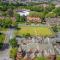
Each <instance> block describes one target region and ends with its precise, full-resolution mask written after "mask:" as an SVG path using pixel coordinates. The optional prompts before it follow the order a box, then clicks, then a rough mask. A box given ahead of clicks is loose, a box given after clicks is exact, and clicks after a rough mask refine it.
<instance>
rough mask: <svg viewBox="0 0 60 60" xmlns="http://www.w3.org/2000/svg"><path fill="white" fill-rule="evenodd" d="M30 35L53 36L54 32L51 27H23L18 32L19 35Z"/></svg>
mask: <svg viewBox="0 0 60 60" xmlns="http://www.w3.org/2000/svg"><path fill="white" fill-rule="evenodd" d="M27 33H29V34H30V35H31V36H45V37H46V36H52V35H54V32H53V31H52V29H50V28H49V27H39V26H22V27H21V29H20V30H18V31H17V33H16V34H17V35H19V36H23V35H26V34H27Z"/></svg>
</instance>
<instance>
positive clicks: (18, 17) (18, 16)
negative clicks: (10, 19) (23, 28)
mask: <svg viewBox="0 0 60 60" xmlns="http://www.w3.org/2000/svg"><path fill="white" fill-rule="evenodd" d="M25 21H26V17H25V16H20V15H19V14H17V15H16V22H25Z"/></svg>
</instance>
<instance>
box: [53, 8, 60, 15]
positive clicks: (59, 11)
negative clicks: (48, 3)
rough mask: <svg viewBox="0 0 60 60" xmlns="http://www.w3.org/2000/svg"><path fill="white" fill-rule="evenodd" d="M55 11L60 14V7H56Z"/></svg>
mask: <svg viewBox="0 0 60 60" xmlns="http://www.w3.org/2000/svg"><path fill="white" fill-rule="evenodd" d="M53 12H54V13H56V15H57V16H60V7H57V8H55V9H54V10H53Z"/></svg>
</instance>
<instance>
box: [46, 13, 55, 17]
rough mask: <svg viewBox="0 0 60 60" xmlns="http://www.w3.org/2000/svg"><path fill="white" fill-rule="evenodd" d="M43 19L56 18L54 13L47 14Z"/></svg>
mask: <svg viewBox="0 0 60 60" xmlns="http://www.w3.org/2000/svg"><path fill="white" fill-rule="evenodd" d="M45 17H46V18H53V17H56V13H54V12H49V13H48V14H46V16H45Z"/></svg>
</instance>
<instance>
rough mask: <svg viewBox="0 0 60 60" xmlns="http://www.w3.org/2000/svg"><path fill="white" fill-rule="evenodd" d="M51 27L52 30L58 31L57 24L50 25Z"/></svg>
mask: <svg viewBox="0 0 60 60" xmlns="http://www.w3.org/2000/svg"><path fill="white" fill-rule="evenodd" d="M52 29H53V31H54V32H55V33H56V32H58V28H57V26H56V25H55V26H53V27H52Z"/></svg>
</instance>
